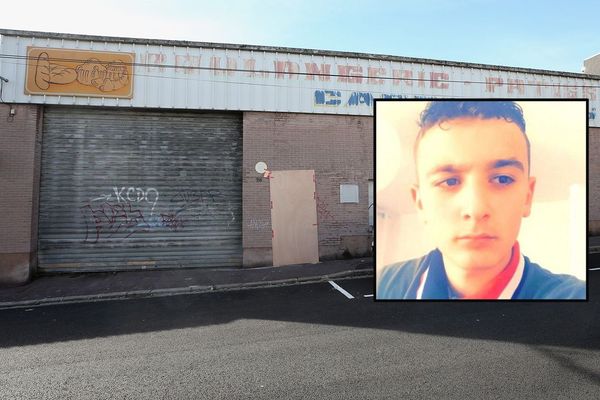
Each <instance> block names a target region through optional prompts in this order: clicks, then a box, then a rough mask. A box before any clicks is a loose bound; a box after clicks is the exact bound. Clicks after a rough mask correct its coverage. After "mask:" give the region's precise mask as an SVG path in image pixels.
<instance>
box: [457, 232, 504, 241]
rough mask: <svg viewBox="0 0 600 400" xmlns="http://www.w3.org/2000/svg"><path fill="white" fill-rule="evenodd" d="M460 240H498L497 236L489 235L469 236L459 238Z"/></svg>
mask: <svg viewBox="0 0 600 400" xmlns="http://www.w3.org/2000/svg"><path fill="white" fill-rule="evenodd" d="M457 239H458V240H491V239H497V237H496V236H494V235H490V234H487V233H478V234H469V235H461V236H457Z"/></svg>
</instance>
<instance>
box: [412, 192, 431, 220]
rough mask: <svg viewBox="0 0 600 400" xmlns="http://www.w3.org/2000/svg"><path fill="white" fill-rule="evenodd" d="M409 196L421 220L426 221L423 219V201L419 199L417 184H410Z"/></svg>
mask: <svg viewBox="0 0 600 400" xmlns="http://www.w3.org/2000/svg"><path fill="white" fill-rule="evenodd" d="M410 196H411V197H412V200H413V203H414V204H415V208H416V209H417V212H418V214H419V216H420V217H421V219H422V220H423V222H425V223H427V221H426V220H425V215H424V213H423V201H422V200H421V194H420V193H419V185H416V184H415V185H412V186H411V187H410Z"/></svg>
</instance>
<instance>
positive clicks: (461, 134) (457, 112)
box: [375, 99, 588, 300]
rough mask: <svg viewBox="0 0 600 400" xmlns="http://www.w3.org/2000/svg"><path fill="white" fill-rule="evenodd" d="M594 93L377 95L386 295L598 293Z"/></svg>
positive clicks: (379, 241)
mask: <svg viewBox="0 0 600 400" xmlns="http://www.w3.org/2000/svg"><path fill="white" fill-rule="evenodd" d="M587 113H588V104H587V100H586V99H569V100H529V99H526V100H525V99H523V100H518V99H517V100H515V99H427V100H425V99H417V100H377V101H376V102H375V162H376V165H375V212H376V220H375V255H376V260H375V265H376V274H375V275H376V282H375V286H376V287H375V299H376V300H587V285H586V278H587V266H586V256H587V159H588V158H587V136H588V130H587V121H588V119H587V118H588V114H587Z"/></svg>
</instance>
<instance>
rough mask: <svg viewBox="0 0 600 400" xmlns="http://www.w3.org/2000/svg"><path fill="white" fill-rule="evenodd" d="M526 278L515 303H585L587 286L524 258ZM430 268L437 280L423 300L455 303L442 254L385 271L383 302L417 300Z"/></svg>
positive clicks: (378, 295) (379, 294) (380, 295)
mask: <svg viewBox="0 0 600 400" xmlns="http://www.w3.org/2000/svg"><path fill="white" fill-rule="evenodd" d="M524 259H525V265H524V270H523V277H522V278H521V282H520V283H519V285H518V287H517V289H516V290H515V293H514V294H513V296H512V299H513V300H523V299H532V300H585V299H586V286H585V283H584V282H582V281H580V280H579V279H577V278H575V277H573V276H571V275H558V274H553V273H552V272H550V271H548V270H546V269H544V268H542V267H540V266H539V265H537V264H535V263H532V262H531V261H529V258H527V257H524ZM427 268H429V269H430V273H431V272H432V271H433V274H432V275H433V276H435V277H436V278H435V279H434V280H433V282H430V281H429V279H430V278H429V277H428V286H429V287H428V290H426V291H424V292H423V299H451V298H456V297H455V296H453V293H452V289H451V287H450V285H449V284H448V279H447V278H446V273H445V270H444V261H443V258H442V254H441V253H440V251H439V250H437V249H436V250H433V251H431V252H430V253H428V254H427V255H425V256H424V257H421V258H417V259H414V260H409V261H405V262H401V263H396V264H392V265H389V266H387V267H385V269H384V270H383V272H382V274H381V278H380V280H379V284H378V286H377V292H376V298H377V299H378V300H379V299H416V298H417V289H418V287H419V282H420V277H421V275H422V274H423V273H424V272H425V270H426V269H427Z"/></svg>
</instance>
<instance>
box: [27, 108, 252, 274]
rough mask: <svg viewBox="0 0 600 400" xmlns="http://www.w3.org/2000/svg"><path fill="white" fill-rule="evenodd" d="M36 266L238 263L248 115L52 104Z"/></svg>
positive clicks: (78, 267) (44, 151) (80, 267)
mask: <svg viewBox="0 0 600 400" xmlns="http://www.w3.org/2000/svg"><path fill="white" fill-rule="evenodd" d="M43 132H44V136H43V146H42V180H41V188H40V217H39V218H40V220H39V225H40V228H39V253H38V254H39V268H40V270H42V271H49V272H50V271H69V270H77V271H88V270H94V271H100V270H114V269H118V270H125V269H141V268H149V267H152V268H154V267H161V268H162V267H213V266H240V265H241V262H242V234H241V220H242V218H241V213H242V211H241V210H242V206H241V201H242V200H241V199H242V173H241V162H242V142H241V141H242V117H241V115H240V114H235V113H199V112H196V113H192V112H156V111H139V110H118V109H108V108H70V107H51V106H47V107H46V110H45V114H44V125H43Z"/></svg>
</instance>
